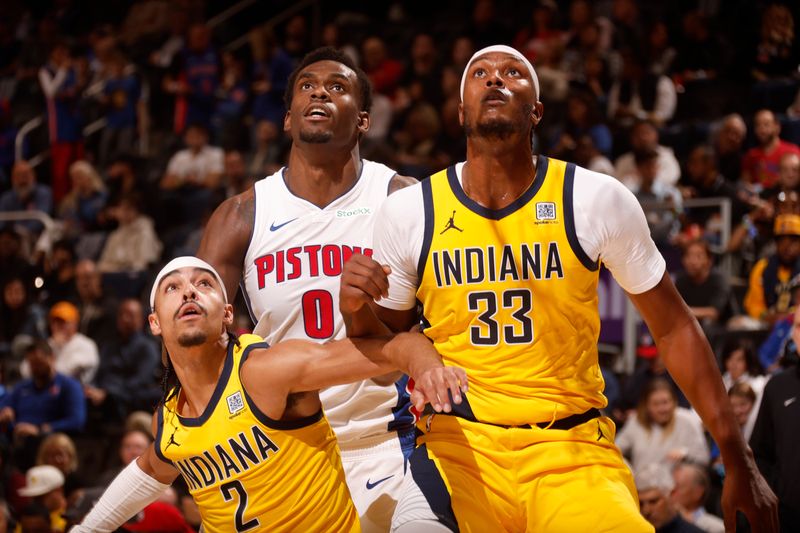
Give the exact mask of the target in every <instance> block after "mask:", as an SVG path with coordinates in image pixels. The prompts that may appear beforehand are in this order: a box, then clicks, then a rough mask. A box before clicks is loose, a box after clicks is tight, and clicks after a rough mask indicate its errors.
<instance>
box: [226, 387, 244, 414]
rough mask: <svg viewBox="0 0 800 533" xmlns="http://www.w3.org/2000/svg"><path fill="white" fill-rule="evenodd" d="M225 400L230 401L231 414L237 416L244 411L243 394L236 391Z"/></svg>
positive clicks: (229, 409)
mask: <svg viewBox="0 0 800 533" xmlns="http://www.w3.org/2000/svg"><path fill="white" fill-rule="evenodd" d="M225 399H226V400H227V401H228V412H229V413H230V414H236V413H238V412H239V411H241V410H242V409H244V400H243V399H242V393H241V392H239V391H236V392H234V393H233V394H231V395H230V396H228V397H227V398H225Z"/></svg>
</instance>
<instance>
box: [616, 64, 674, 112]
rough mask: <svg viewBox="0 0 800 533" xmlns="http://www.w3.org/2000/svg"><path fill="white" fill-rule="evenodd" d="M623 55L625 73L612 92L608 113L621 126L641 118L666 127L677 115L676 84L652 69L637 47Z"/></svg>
mask: <svg viewBox="0 0 800 533" xmlns="http://www.w3.org/2000/svg"><path fill="white" fill-rule="evenodd" d="M621 54H622V73H621V74H620V78H619V80H617V81H616V82H614V84H613V85H612V86H611V90H610V91H609V93H608V116H609V117H610V118H611V119H612V120H613V122H614V124H616V125H617V126H619V127H621V128H629V127H631V126H632V125H633V124H634V123H635V121H637V120H648V121H650V122H652V123H653V124H654V125H656V126H658V127H661V126H663V125H664V124H666V123H667V122H668V121H669V120H670V119H671V118H672V115H674V114H675V108H676V107H677V103H678V95H677V92H676V91H675V84H674V83H673V82H672V80H671V79H669V78H668V77H667V76H664V75H661V76H658V75H655V74H652V73H650V72H648V71H647V70H646V69H645V65H644V59H643V58H641V57H640V56H639V52H637V51H635V49H624V50H623V51H622V52H621Z"/></svg>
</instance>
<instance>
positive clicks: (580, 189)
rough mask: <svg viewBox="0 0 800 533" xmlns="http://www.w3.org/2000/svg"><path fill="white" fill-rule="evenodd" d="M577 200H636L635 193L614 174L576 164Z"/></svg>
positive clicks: (575, 185) (591, 201)
mask: <svg viewBox="0 0 800 533" xmlns="http://www.w3.org/2000/svg"><path fill="white" fill-rule="evenodd" d="M573 189H574V191H575V201H576V202H579V203H580V202H581V201H583V203H593V204H594V203H597V202H601V203H603V204H605V203H606V202H612V203H613V202H616V201H630V200H631V199H633V200H635V199H636V198H635V196H634V195H633V193H632V192H631V191H630V190H628V188H627V187H626V186H625V185H624V184H623V183H622V182H621V181H619V180H618V179H617V178H615V177H614V176H609V175H608V174H603V173H602V172H595V171H593V170H589V169H587V168H584V167H581V166H578V165H575V173H574V188H573Z"/></svg>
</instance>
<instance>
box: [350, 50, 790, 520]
mask: <svg viewBox="0 0 800 533" xmlns="http://www.w3.org/2000/svg"><path fill="white" fill-rule="evenodd" d="M461 95H462V103H461V106H460V108H459V117H460V119H461V122H462V124H463V125H464V130H465V132H466V136H467V160H466V162H464V163H458V164H456V165H454V166H452V167H450V168H448V169H446V170H443V171H441V172H439V173H437V174H434V175H433V176H431V177H430V179H427V180H423V181H422V182H421V183H420V184H417V185H413V186H411V187H408V188H406V189H403V190H401V191H398V192H397V193H395V194H393V195H391V196H389V197H388V198H387V200H386V201H385V202H384V203H383V205H382V207H381V209H380V211H379V214H378V222H377V224H376V227H375V235H374V241H373V244H374V249H375V252H374V257H375V260H373V259H371V258H368V257H365V256H354V257H353V258H352V259H351V260H350V261H349V262H348V263H346V264H345V272H344V273H343V275H342V288H341V291H340V306H341V308H342V311H343V313H345V314H346V317H345V318H346V320H345V323H346V324H348V335H351V336H355V335H360V334H365V333H374V332H376V331H378V330H380V328H381V327H385V326H389V327H390V328H391V329H392V330H394V331H406V330H407V329H408V328H410V327H411V326H412V325H414V324H420V322H421V324H422V329H423V332H424V333H425V334H426V335H427V336H428V337H429V338H430V339H431V340H432V341H433V345H434V347H435V348H436V349H437V350H438V351H439V352H440V353H441V354H442V359H443V361H444V362H445V363H446V364H453V365H457V366H460V367H463V368H465V369H466V370H467V374H468V376H469V391H468V392H467V393H466V394H465V395H464V397H463V400H462V402H461V403H460V404H457V405H454V406H453V409H452V411H450V412H447V413H445V414H441V413H436V414H433V415H427V416H424V417H423V419H422V420H420V423H419V424H418V429H419V431H420V436H419V437H418V441H417V442H418V445H417V448H416V449H415V451H414V454H413V455H412V457H411V460H410V466H411V474H412V475H411V476H406V481H407V483H406V486H405V489H406V490H405V492H404V495H403V497H402V498H401V501H400V502H399V503H398V506H397V510H396V512H395V515H394V520H393V531H396V532H398V533H402V532H404V531H413V532H421V531H447V530H451V531H458V530H469V531H500V530H505V531H509V530H510V531H522V530H527V531H589V530H592V531H594V530H598V529H602V530H603V531H625V532H634V531H652V526H651V525H650V524H648V523H647V522H646V521H645V520H644V519H643V518H642V516H641V515H640V513H639V509H638V505H637V500H636V489H635V485H634V483H633V478H632V476H631V474H630V471H629V470H628V468H627V467H626V466H625V464H624V462H623V460H622V456H621V454H620V452H619V450H618V449H617V448H616V446H615V445H614V442H613V441H614V434H615V428H614V425H613V423H612V422H611V420H610V419H608V418H606V417H603V416H600V413H599V409H600V408H603V407H604V406H605V405H606V399H605V397H604V396H603V394H602V390H603V380H602V378H601V373H600V369H599V366H598V357H597V340H598V336H599V330H600V320H599V315H598V300H597V298H598V296H597V284H598V277H599V264H600V262H601V261H602V262H603V263H604V264H605V266H606V267H607V268H608V269H609V270H610V271H611V273H612V274H613V275H614V277H615V278H616V280H617V281H618V282H619V284H620V285H621V286H622V287H623V288H624V289H625V290H626V291H627V292H628V293H629V295H630V298H631V299H632V300H633V302H634V303H635V304H636V306H637V307H638V308H639V311H640V312H641V314H642V316H643V317H644V319H645V322H646V323H647V325H648V329H649V330H650V332H652V334H653V337H654V338H655V340H656V344H657V346H658V348H659V352H660V354H661V357H662V358H663V359H664V363H665V365H666V367H667V369H668V370H669V372H670V373H671V374H672V375H673V377H674V378H675V381H676V382H677V383H678V384H679V385H680V386H681V388H682V389H683V391H684V392H685V393H686V396H687V397H688V399H689V400H690V401H691V403H692V404H693V405H694V407H695V408H696V410H697V412H698V413H699V414H700V416H701V417H702V419H703V421H704V422H705V424H706V426H707V427H708V429H709V431H710V432H711V434H712V435H713V436H714V438H715V440H716V441H717V442H718V443H720V447H721V450H722V456H723V459H724V462H725V467H726V473H727V477H726V480H725V483H726V486H725V491H724V498H723V506H724V509H725V514H726V520H727V521H728V522H727V523H728V524H729V525H730V526H731V527H732V524H733V521H734V520H735V515H736V510H737V509H738V510H741V511H742V512H744V513H745V514H746V515H747V516H748V518H749V520H750V522H751V523H753V524H758V525H759V526H760V527H761V528H762V530H763V531H770V532H773V531H776V530H777V527H778V526H777V511H776V508H777V502H776V499H775V496H774V494H772V492H771V491H770V489H769V487H768V485H767V484H766V482H765V481H764V479H763V478H762V477H761V476H760V475H759V474H758V473H757V472H756V469H755V465H754V463H753V459H752V454H750V452H749V450H748V449H747V445H746V443H745V442H744V440H743V439H742V436H741V433H740V432H739V429H738V425H737V424H736V421H735V419H734V417H733V413H732V410H731V407H730V403H729V401H728V398H727V395H726V394H725V389H724V388H723V386H722V379H721V377H720V373H719V369H718V367H717V363H716V360H715V358H714V355H713V353H712V352H711V348H710V346H709V345H708V341H707V340H706V339H705V337H704V336H703V333H702V330H701V329H700V327H699V325H698V324H697V321H696V319H695V318H694V317H693V316H692V315H691V313H690V312H689V310H688V308H687V306H686V304H685V303H684V302H683V300H682V299H681V298H680V296H679V295H678V293H677V291H676V290H675V287H674V286H673V284H672V281H671V279H670V277H669V274H668V273H667V272H666V268H665V261H664V259H663V258H662V256H661V254H660V253H659V252H658V250H657V249H656V247H655V245H654V243H653V241H652V239H651V238H650V234H649V230H648V227H647V222H646V220H645V216H644V213H643V212H642V209H641V207H640V205H639V203H638V202H637V201H636V199H635V197H634V196H633V195H632V194H631V193H630V192H629V191H628V190H627V189H626V188H625V187H624V185H622V184H621V183H620V182H619V181H618V180H616V179H615V178H612V177H610V176H606V175H603V174H598V173H595V172H590V171H588V170H586V169H583V168H580V167H577V166H575V165H574V164H571V163H566V162H563V161H558V160H555V159H552V158H549V157H545V156H543V155H538V156H537V155H534V153H533V151H532V146H531V137H532V135H533V130H534V128H535V127H536V126H537V125H538V124H539V122H540V121H541V119H542V112H543V110H544V106H543V105H542V103H541V102H540V101H539V100H540V93H539V85H538V82H537V78H536V73H535V72H534V70H533V67H532V66H531V64H530V63H529V62H528V60H527V59H526V58H525V57H524V56H522V55H521V54H520V53H519V52H518V51H516V50H514V49H513V48H509V47H506V46H492V47H489V48H485V49H483V50H480V51H478V52H476V53H475V55H474V56H473V57H472V58H471V60H470V61H469V63H468V64H467V68H466V69H465V72H464V76H463V78H462V90H461ZM387 267H388V268H387ZM387 272H388V283H387ZM373 301H374V305H373ZM420 308H421V309H422V315H423V316H422V317H420V316H419V315H418V309H420ZM374 313H377V317H376V316H375V314H374ZM376 318H379V319H380V321H382V322H383V323H382V324H381V323H380V322H379V321H378V320H376Z"/></svg>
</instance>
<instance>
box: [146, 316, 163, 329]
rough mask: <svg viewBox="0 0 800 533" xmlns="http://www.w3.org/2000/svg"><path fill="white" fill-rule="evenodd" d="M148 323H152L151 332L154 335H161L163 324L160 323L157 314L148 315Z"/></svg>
mask: <svg viewBox="0 0 800 533" xmlns="http://www.w3.org/2000/svg"><path fill="white" fill-rule="evenodd" d="M147 321H148V322H149V323H150V332H151V333H152V334H153V335H161V324H159V323H158V316H157V315H156V314H155V312H153V313H150V314H149V315H147Z"/></svg>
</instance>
